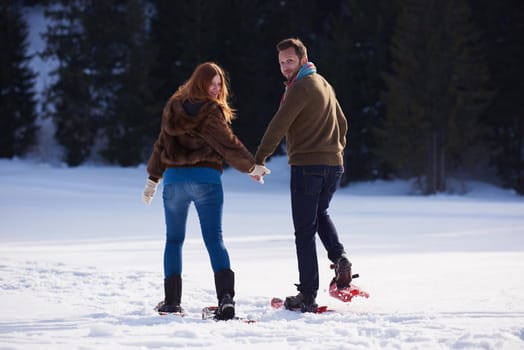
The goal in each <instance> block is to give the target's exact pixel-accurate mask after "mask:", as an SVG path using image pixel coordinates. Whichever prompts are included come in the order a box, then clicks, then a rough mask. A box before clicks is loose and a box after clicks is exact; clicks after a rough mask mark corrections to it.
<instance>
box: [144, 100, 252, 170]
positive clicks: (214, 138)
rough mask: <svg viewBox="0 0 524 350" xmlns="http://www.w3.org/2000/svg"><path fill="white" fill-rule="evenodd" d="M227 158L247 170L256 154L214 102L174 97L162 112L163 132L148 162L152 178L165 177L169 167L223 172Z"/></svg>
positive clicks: (234, 165)
mask: <svg viewBox="0 0 524 350" xmlns="http://www.w3.org/2000/svg"><path fill="white" fill-rule="evenodd" d="M224 161H226V162H227V163H228V164H229V165H231V166H233V167H234V168H236V169H237V170H239V171H241V172H244V173H247V172H249V171H250V170H251V168H252V167H253V166H254V165H255V159H254V157H253V155H252V154H251V153H250V152H249V151H248V150H247V149H246V147H245V146H244V145H243V144H242V142H240V140H239V139H238V138H237V137H236V136H235V135H234V134H233V131H232V130H231V128H230V126H229V124H228V123H227V122H226V120H225V118H224V114H223V113H222V109H221V108H220V106H219V105H218V104H217V103H215V102H211V101H209V102H205V103H201V104H191V103H189V102H186V103H182V101H179V100H176V99H174V98H171V99H170V100H169V101H168V102H167V104H166V106H165V107H164V112H163V114H162V125H161V128H160V134H159V135H158V139H157V140H156V142H155V144H154V147H153V153H152V154H151V157H150V158H149V161H148V163H147V171H148V173H149V176H150V178H152V179H153V180H158V179H160V178H162V176H163V174H164V170H165V169H166V168H167V167H211V168H214V169H217V170H219V171H222V168H223V163H224Z"/></svg>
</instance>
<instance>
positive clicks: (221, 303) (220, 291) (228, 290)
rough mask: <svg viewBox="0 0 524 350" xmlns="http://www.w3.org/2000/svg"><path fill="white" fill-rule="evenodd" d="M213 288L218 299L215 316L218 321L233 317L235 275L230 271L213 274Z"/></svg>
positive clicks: (225, 270)
mask: <svg viewBox="0 0 524 350" xmlns="http://www.w3.org/2000/svg"><path fill="white" fill-rule="evenodd" d="M215 287H216V291H217V298H218V309H217V310H216V313H215V316H216V318H218V319H220V320H230V319H232V318H234V317H235V302H234V301H233V297H234V296H235V273H234V272H233V271H231V270H230V269H224V270H220V271H218V272H215Z"/></svg>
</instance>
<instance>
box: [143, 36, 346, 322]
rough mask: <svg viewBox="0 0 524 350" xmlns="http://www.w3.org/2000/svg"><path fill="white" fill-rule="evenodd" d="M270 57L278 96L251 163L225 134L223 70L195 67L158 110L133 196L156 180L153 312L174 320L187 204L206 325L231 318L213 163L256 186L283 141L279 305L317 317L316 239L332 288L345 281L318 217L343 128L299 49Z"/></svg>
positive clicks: (332, 179)
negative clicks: (286, 218)
mask: <svg viewBox="0 0 524 350" xmlns="http://www.w3.org/2000/svg"><path fill="white" fill-rule="evenodd" d="M277 51H278V60H279V64H280V71H281V73H282V74H283V75H284V77H285V78H286V83H285V85H286V89H285V92H284V95H283V96H282V99H281V102H280V107H279V109H278V111H277V112H276V114H275V115H274V116H273V119H272V120H271V122H270V124H269V125H268V127H267V129H266V131H265V134H264V136H263V138H262V140H261V142H260V145H259V147H258V150H257V152H256V155H255V156H253V155H252V154H251V153H250V152H249V151H248V150H247V149H246V147H245V146H244V145H243V144H242V143H241V142H240V140H239V139H238V138H237V137H236V136H235V135H234V134H233V132H232V130H231V127H230V124H231V121H232V119H233V118H234V112H233V110H232V109H231V107H230V106H229V104H228V86H227V84H226V79H225V76H224V71H223V70H222V68H221V67H219V66H218V65H217V64H215V63H212V62H206V63H203V64H200V65H199V66H198V67H197V68H196V69H195V71H194V72H193V74H192V75H191V77H190V78H189V80H188V81H186V82H185V83H184V84H183V85H181V86H180V87H179V88H178V90H177V91H176V92H175V93H174V94H173V96H171V98H170V99H169V100H168V102H167V103H166V105H165V107H164V110H163V114H162V123H161V129H160V133H159V136H158V138H157V140H156V142H155V144H154V147H153V152H152V154H151V157H150V158H149V161H148V164H147V171H148V174H149V177H148V179H147V182H146V186H145V189H144V192H143V195H142V197H143V200H144V202H145V203H146V204H150V203H151V201H152V199H153V197H154V195H155V193H156V190H157V187H158V183H159V181H160V180H161V179H162V180H163V185H164V186H163V188H164V189H163V202H164V211H165V222H166V244H165V249H164V260H163V261H164V292H165V298H164V300H163V301H161V302H160V303H159V304H158V305H157V308H156V309H157V311H159V312H162V313H182V312H183V309H182V307H181V298H182V278H181V274H182V246H183V243H184V239H185V234H186V221H187V215H188V209H189V205H190V204H191V203H192V202H193V203H194V205H195V208H196V210H197V213H198V217H199V221H200V227H201V230H202V236H203V239H204V242H205V246H206V248H207V251H208V254H209V257H210V260H211V266H212V269H213V272H214V279H215V288H216V294H217V299H218V308H217V310H216V318H218V319H223V320H227V319H231V318H233V317H234V316H235V302H234V300H233V298H234V296H235V287H234V286H235V276H234V272H233V271H232V270H231V266H230V260H229V254H228V251H227V249H226V247H225V246H224V242H223V239H222V208H223V200H224V199H223V190H222V182H221V173H222V169H223V162H224V161H225V162H227V163H228V164H229V165H231V166H232V167H234V168H236V169H237V170H239V171H241V172H244V173H247V174H248V175H249V176H250V177H251V178H252V179H253V180H255V181H258V182H260V183H263V178H264V176H265V175H268V174H270V173H271V171H270V170H269V169H268V168H267V167H266V166H265V161H266V159H267V158H268V157H269V156H270V155H271V154H273V152H274V151H275V149H276V147H277V146H278V145H279V143H280V141H281V140H282V139H283V137H284V136H285V137H286V147H287V154H288V158H289V165H290V169H291V184H290V190H291V205H292V216H293V225H294V229H295V244H296V252H297V260H298V270H299V280H300V284H299V285H298V287H297V288H298V291H299V293H298V294H297V295H295V296H290V297H287V298H286V302H285V305H286V307H287V308H293V309H296V308H299V309H301V311H302V312H315V311H316V309H317V304H316V301H315V298H316V295H317V290H318V288H319V272H318V261H317V253H316V244H315V235H316V233H318V235H319V237H320V240H321V241H322V244H323V245H324V247H325V248H326V250H327V252H328V258H329V259H330V260H331V261H332V262H333V263H334V264H335V275H336V276H335V278H336V281H337V285H338V286H339V287H341V288H343V287H347V286H348V285H349V283H350V282H351V263H350V262H349V260H348V258H347V256H346V252H345V251H344V247H343V245H342V243H341V242H340V240H339V238H338V234H337V231H336V228H335V226H334V224H333V222H332V221H331V219H330V217H329V215H328V212H327V209H328V207H329V203H330V201H331V198H332V197H333V194H334V193H335V191H336V189H337V187H338V184H339V182H340V178H341V176H342V173H343V172H344V167H343V152H344V148H345V146H346V133H347V121H346V118H345V116H344V113H343V112H342V109H341V108H340V105H339V103H338V101H337V99H336V96H335V92H334V90H333V88H332V87H331V85H330V84H329V83H328V82H327V81H326V80H325V79H324V78H323V77H322V76H321V75H319V74H317V73H316V67H315V65H314V64H313V63H312V62H309V61H308V57H307V49H306V47H305V46H304V44H303V43H302V42H301V41H300V40H299V39H296V38H289V39H285V40H282V41H281V42H280V43H278V44H277Z"/></svg>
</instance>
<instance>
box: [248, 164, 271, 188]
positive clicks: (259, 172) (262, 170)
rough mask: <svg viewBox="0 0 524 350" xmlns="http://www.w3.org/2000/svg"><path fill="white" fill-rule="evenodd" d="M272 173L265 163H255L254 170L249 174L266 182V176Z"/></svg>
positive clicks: (261, 181)
mask: <svg viewBox="0 0 524 350" xmlns="http://www.w3.org/2000/svg"><path fill="white" fill-rule="evenodd" d="M268 174H271V170H269V169H268V168H266V167H265V166H263V165H258V164H257V165H255V167H254V168H253V170H251V172H250V173H249V174H248V175H249V176H250V177H251V178H252V179H253V180H254V181H256V182H258V183H260V184H263V183H264V176H265V175H268Z"/></svg>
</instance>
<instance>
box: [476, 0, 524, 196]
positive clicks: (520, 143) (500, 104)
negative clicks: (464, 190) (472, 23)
mask: <svg viewBox="0 0 524 350" xmlns="http://www.w3.org/2000/svg"><path fill="white" fill-rule="evenodd" d="M471 4H472V8H473V9H474V10H475V11H474V14H475V18H476V19H477V23H479V24H481V25H482V28H483V31H484V34H485V36H486V41H487V47H488V50H487V52H488V61H489V66H490V71H491V73H492V77H493V85H494V86H495V87H496V94H495V97H494V98H493V103H492V104H491V106H490V108H489V110H488V111H487V113H486V114H485V115H484V116H483V118H482V120H483V122H484V123H485V124H486V125H487V127H488V128H489V131H490V133H489V138H488V139H489V140H490V141H491V145H492V147H491V154H492V159H493V162H494V164H495V166H496V170H497V172H498V175H499V176H500V178H501V180H502V182H503V184H504V185H505V186H508V187H510V188H513V189H515V190H516V191H517V192H518V193H520V194H524V110H523V108H522V96H524V65H523V64H522V62H523V61H524V40H522V33H523V32H524V2H522V1H520V0H510V1H504V2H499V1H487V0H477V1H472V2H471Z"/></svg>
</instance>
